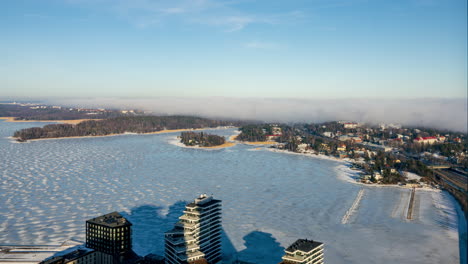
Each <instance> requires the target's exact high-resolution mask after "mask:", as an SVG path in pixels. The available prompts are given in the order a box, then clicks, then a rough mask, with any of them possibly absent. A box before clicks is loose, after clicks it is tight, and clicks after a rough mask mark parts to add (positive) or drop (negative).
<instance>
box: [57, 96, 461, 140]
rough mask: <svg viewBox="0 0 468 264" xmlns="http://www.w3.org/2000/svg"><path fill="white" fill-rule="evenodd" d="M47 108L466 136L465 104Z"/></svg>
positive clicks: (138, 103) (169, 100)
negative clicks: (395, 126) (380, 126)
mask: <svg viewBox="0 0 468 264" xmlns="http://www.w3.org/2000/svg"><path fill="white" fill-rule="evenodd" d="M48 102H49V103H54V104H62V105H73V106H83V107H106V108H119V109H141V110H145V111H151V112H152V113H153V114H156V115H158V114H169V115H172V114H188V115H199V116H204V117H211V118H234V119H253V120H263V121H267V122H323V121H333V120H352V121H358V122H366V123H380V122H385V123H400V124H403V125H411V126H427V127H435V128H442V129H450V130H456V131H463V132H466V131H467V99H466V98H462V99H440V98H439V99H437V98H431V99H423V98H421V99H378V98H376V99H280V98H263V99H260V98H230V97H203V98H202V97H199V98H189V97H159V98H134V99H127V98H80V99H69V98H68V99H65V98H63V99H54V100H48Z"/></svg>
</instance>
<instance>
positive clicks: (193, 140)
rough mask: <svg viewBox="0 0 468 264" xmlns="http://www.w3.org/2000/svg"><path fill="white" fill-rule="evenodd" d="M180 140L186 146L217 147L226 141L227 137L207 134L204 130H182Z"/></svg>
mask: <svg viewBox="0 0 468 264" xmlns="http://www.w3.org/2000/svg"><path fill="white" fill-rule="evenodd" d="M180 142H181V143H183V144H184V145H185V146H192V147H193V146H198V147H216V146H220V145H223V144H225V143H226V139H225V138H224V137H222V136H218V135H212V134H207V133H203V132H199V133H196V132H182V133H181V134H180Z"/></svg>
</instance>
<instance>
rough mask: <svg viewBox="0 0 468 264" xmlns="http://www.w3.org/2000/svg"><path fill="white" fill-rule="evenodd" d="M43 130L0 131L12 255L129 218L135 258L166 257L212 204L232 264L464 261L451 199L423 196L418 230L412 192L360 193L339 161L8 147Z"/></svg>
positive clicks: (4, 235)
mask: <svg viewBox="0 0 468 264" xmlns="http://www.w3.org/2000/svg"><path fill="white" fill-rule="evenodd" d="M34 125H37V126H42V125H44V123H40V124H39V123H38V124H35V123H5V122H0V137H1V139H0V150H1V151H0V160H1V162H0V173H1V175H0V244H58V243H61V242H63V241H64V240H67V239H70V238H74V239H79V240H83V239H84V222H85V220H87V219H89V218H91V217H95V216H98V215H101V214H104V213H108V212H111V211H119V212H121V213H123V214H124V215H126V216H127V217H128V218H129V219H130V220H131V221H132V222H133V224H134V235H133V237H134V248H135V251H136V252H137V253H140V254H147V253H150V252H153V253H157V254H162V253H163V232H164V231H165V230H168V229H170V228H171V227H172V225H173V224H174V222H175V221H176V219H177V217H178V216H180V215H181V210H182V209H183V207H184V204H185V202H184V201H189V200H192V199H193V198H194V197H195V196H196V195H197V194H200V193H208V194H213V195H214V196H215V197H216V198H219V199H222V200H223V227H224V231H225V234H226V236H225V240H224V248H223V250H224V252H225V254H226V258H231V259H234V258H238V259H241V260H247V261H252V262H255V263H278V262H279V261H280V258H281V255H282V254H283V249H284V247H286V246H288V245H289V244H290V243H291V242H293V241H294V240H295V239H297V238H310V239H315V240H318V241H322V242H324V243H325V259H326V262H327V263H335V264H339V263H458V262H459V258H460V257H459V229H461V230H462V232H465V233H464V236H466V222H465V220H464V218H462V217H460V214H461V212H460V209H459V208H458V206H457V205H456V203H455V201H454V200H453V199H452V197H451V196H449V195H448V194H447V193H445V192H434V191H418V192H417V193H416V203H415V213H414V215H415V219H414V220H412V221H407V220H406V219H405V210H406V205H407V202H408V197H409V190H407V189H400V188H376V187H366V186H362V185H356V184H352V183H349V182H347V181H345V180H343V179H342V178H343V176H345V175H343V174H345V173H347V172H349V170H348V169H347V168H346V167H345V166H344V165H343V164H342V163H339V162H336V161H332V160H326V159H316V158H310V157H304V156H300V155H287V154H283V153H275V152H271V151H266V150H264V149H260V150H258V149H256V148H257V147H254V146H246V145H236V146H234V147H231V148H227V149H221V150H209V151H207V150H201V149H187V148H181V147H178V146H175V145H173V144H170V141H171V139H173V137H174V134H160V135H123V136H115V137H101V138H82V139H63V140H44V141H36V142H32V143H28V144H16V143H12V142H11V140H9V139H7V137H8V136H10V135H11V134H12V133H13V131H15V130H17V129H20V128H24V127H31V126H34ZM212 132H213V133H217V134H220V135H230V134H233V133H234V130H214V131H212ZM252 150H255V151H252ZM361 190H363V191H361ZM359 193H361V194H360V196H361V197H360V199H359V201H356V198H357V196H358V194H359ZM350 208H352V209H353V210H351V211H349V210H350ZM348 211H349V212H348ZM346 214H348V215H347V217H346V221H345V223H344V224H343V222H342V220H343V217H344V216H345V215H346ZM464 258H465V257H464Z"/></svg>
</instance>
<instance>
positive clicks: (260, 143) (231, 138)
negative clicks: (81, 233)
mask: <svg viewBox="0 0 468 264" xmlns="http://www.w3.org/2000/svg"><path fill="white" fill-rule="evenodd" d="M239 134H240V132H239V133H238V134H236V135H232V136H230V137H229V140H230V141H235V142H237V143H239V144H245V145H252V146H255V145H274V144H278V142H275V141H252V142H250V141H240V140H237V139H236V138H237V136H238V135H239Z"/></svg>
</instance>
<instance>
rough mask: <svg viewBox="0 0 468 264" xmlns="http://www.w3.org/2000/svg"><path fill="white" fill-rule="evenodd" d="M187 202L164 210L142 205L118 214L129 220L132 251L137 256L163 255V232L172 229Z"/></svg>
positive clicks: (160, 207)
mask: <svg viewBox="0 0 468 264" xmlns="http://www.w3.org/2000/svg"><path fill="white" fill-rule="evenodd" d="M186 204H187V202H185V201H178V202H176V203H174V204H173V205H171V206H170V207H169V210H167V211H166V210H165V208H164V207H162V206H155V205H142V206H138V207H135V208H133V209H131V211H130V213H128V212H120V214H121V215H122V216H123V217H125V218H127V219H128V220H130V222H131V223H132V224H133V226H132V238H133V250H134V251H135V252H137V253H138V254H139V255H142V256H144V255H147V254H149V253H154V254H158V255H163V254H164V232H166V231H168V230H170V229H172V228H173V227H174V224H175V223H176V222H177V221H178V220H179V216H181V215H182V214H183V211H184V209H185V205H186Z"/></svg>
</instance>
